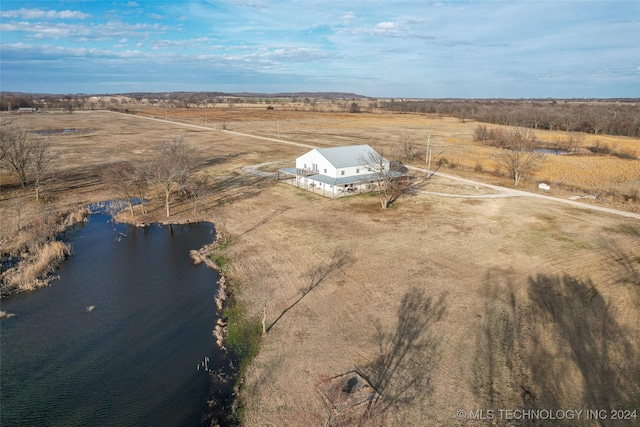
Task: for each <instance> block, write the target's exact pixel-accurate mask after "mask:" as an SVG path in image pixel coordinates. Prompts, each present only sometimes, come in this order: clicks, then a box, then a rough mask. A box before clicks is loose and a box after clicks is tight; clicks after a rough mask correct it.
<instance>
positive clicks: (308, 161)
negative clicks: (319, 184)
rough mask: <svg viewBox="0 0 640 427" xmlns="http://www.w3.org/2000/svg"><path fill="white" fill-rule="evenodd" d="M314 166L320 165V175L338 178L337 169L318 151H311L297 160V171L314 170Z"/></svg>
mask: <svg viewBox="0 0 640 427" xmlns="http://www.w3.org/2000/svg"><path fill="white" fill-rule="evenodd" d="M314 164H316V165H318V173H320V174H322V175H328V176H331V177H334V178H335V177H336V174H337V172H336V168H335V167H334V166H333V165H332V164H331V163H329V161H328V160H327V159H325V158H324V156H322V155H321V154H320V153H318V151H316V150H311V151H309V152H308V153H307V154H303V155H302V156H300V157H298V158H297V159H296V169H312V168H313V165H314ZM305 165H306V168H305ZM325 169H326V170H327V172H326V173H325V172H324V170H325Z"/></svg>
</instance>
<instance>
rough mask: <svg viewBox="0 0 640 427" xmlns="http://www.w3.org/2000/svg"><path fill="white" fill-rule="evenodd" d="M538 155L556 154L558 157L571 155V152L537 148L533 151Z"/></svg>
mask: <svg viewBox="0 0 640 427" xmlns="http://www.w3.org/2000/svg"><path fill="white" fill-rule="evenodd" d="M533 151H534V152H536V153H544V154H555V155H558V156H562V155H564V154H569V150H560V149H558V150H555V149H553V148H536V149H534V150H533Z"/></svg>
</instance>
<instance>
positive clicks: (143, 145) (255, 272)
mask: <svg viewBox="0 0 640 427" xmlns="http://www.w3.org/2000/svg"><path fill="white" fill-rule="evenodd" d="M131 112H132V113H135V114H120V113H113V112H102V111H96V112H75V113H73V114H53V113H52V114H38V115H22V116H12V117H11V119H12V120H13V121H14V123H15V124H19V125H20V126H22V127H24V128H25V129H30V130H34V131H35V130H44V129H70V130H73V131H72V132H64V133H62V132H61V133H55V134H52V135H51V136H50V138H51V142H52V146H53V148H54V150H55V152H56V159H57V160H56V171H57V173H58V175H59V179H57V180H55V181H54V182H51V183H49V184H48V185H47V187H46V188H45V189H44V196H45V203H43V204H40V205H38V204H36V203H35V201H34V200H32V199H33V197H32V195H31V194H30V192H29V191H30V190H23V189H22V188H20V187H19V185H18V184H17V183H16V182H14V178H13V177H12V176H10V175H9V174H8V173H6V172H4V171H3V172H2V175H1V176H0V183H1V184H2V187H0V219H1V223H0V229H1V230H2V236H0V239H1V240H2V242H3V245H4V244H8V242H10V241H11V239H12V237H13V236H14V235H15V233H16V230H17V228H18V225H19V224H18V223H19V222H20V221H22V222H24V221H26V220H27V218H28V217H29V216H31V217H35V216H37V215H38V214H39V212H42V211H43V209H44V206H46V209H51V210H54V209H60V208H63V207H69V206H76V205H81V204H86V203H88V202H96V201H102V200H108V199H110V198H112V197H113V194H112V193H111V192H110V190H109V188H107V187H106V186H104V185H103V183H102V182H101V180H100V179H99V175H100V171H101V170H103V169H104V168H106V167H107V166H108V165H110V164H113V163H116V162H120V161H125V160H126V161H137V160H143V159H145V157H147V156H148V154H149V152H150V150H151V149H152V146H153V144H154V143H156V142H158V141H161V140H162V139H164V138H167V137H168V136H172V135H175V134H178V133H182V134H184V136H185V139H186V141H187V142H188V143H190V144H192V145H194V146H196V147H197V148H198V149H199V150H200V151H201V152H202V153H203V158H204V160H205V165H204V166H203V168H204V170H205V171H206V172H208V173H209V174H210V175H211V176H212V178H213V181H214V183H215V185H214V187H215V188H214V190H215V191H214V192H213V194H212V195H211V196H210V197H208V198H207V199H206V200H204V201H202V202H201V207H200V208H199V209H198V210H197V211H194V209H193V208H192V205H191V203H190V202H188V201H177V202H176V203H175V204H174V205H173V206H172V209H173V212H174V214H173V215H172V220H173V221H179V222H185V221H194V220H211V221H213V222H214V223H216V225H217V227H218V229H219V230H220V231H223V232H224V233H225V235H226V236H227V238H228V239H229V240H230V241H231V242H232V244H229V245H228V248H227V249H226V251H225V257H227V258H228V259H230V260H231V264H230V266H229V267H228V275H229V279H230V280H231V282H232V283H233V284H234V289H235V291H236V298H237V300H238V302H239V303H240V304H243V305H244V306H245V307H246V309H247V310H248V313H249V314H251V315H253V316H254V317H255V318H256V319H259V318H260V316H261V315H262V314H263V313H264V312H266V323H267V324H268V325H271V326H270V329H269V332H268V333H267V334H266V336H265V337H264V339H263V341H262V347H261V350H260V352H259V354H258V356H257V357H256V359H255V360H254V362H253V364H252V365H251V366H250V368H249V369H248V371H247V376H246V381H245V384H244V387H243V389H242V391H241V397H242V402H243V405H244V421H245V425H247V426H264V425H287V426H322V425H326V424H325V423H326V421H327V413H328V412H327V409H326V402H325V400H324V398H323V397H322V395H321V393H320V392H319V391H318V387H319V386H320V385H321V384H325V383H326V382H327V381H328V380H329V379H331V378H333V377H336V376H339V375H342V374H345V373H348V372H351V371H357V372H358V373H360V374H361V375H362V377H363V378H366V379H367V380H368V381H369V382H370V383H371V384H373V385H374V386H375V387H376V389H377V390H378V391H379V393H380V394H381V395H382V396H383V399H381V400H380V401H379V402H378V403H377V404H376V405H373V407H372V408H370V409H371V411H370V414H371V415H372V416H373V417H372V418H370V419H367V420H366V421H365V422H364V424H361V425H390V426H391V425H398V426H400V425H402V426H406V425H468V426H471V425H485V424H486V422H487V421H486V420H480V419H469V417H470V416H471V415H472V414H473V413H472V411H477V410H496V411H497V410H499V409H505V410H512V409H538V410H543V409H546V410H578V409H585V410H586V409H594V410H605V411H611V410H614V409H620V410H634V409H635V410H637V411H640V362H638V361H639V360H640V308H639V307H640V258H639V257H638V256H639V255H638V254H640V220H637V219H633V218H626V217H622V216H618V215H614V214H607V213H602V212H596V211H592V210H589V209H586V208H577V207H575V206H569V205H566V204H563V203H560V202H556V201H547V200H539V199H534V198H530V197H503V198H468V197H465V198H462V197H461V198H456V197H440V196H437V195H433V194H429V193H426V192H418V193H415V194H412V195H411V196H403V197H401V198H400V199H399V200H398V201H397V202H396V203H395V204H394V205H393V206H392V207H391V208H390V209H387V210H381V209H380V208H379V203H378V201H377V198H376V197H375V195H371V194H364V195H359V196H353V197H348V198H342V199H337V200H329V199H325V198H322V197H320V196H316V195H313V194H311V193H308V192H305V191H303V190H299V189H296V188H294V187H291V186H288V185H285V184H282V183H278V182H276V181H275V180H274V179H271V178H268V177H262V176H255V175H250V174H247V173H246V172H244V171H243V167H244V166H247V165H254V164H259V163H265V162H276V164H286V163H287V162H289V164H292V163H293V161H294V159H295V157H297V156H299V155H301V154H303V153H304V152H305V151H307V149H306V148H304V147H300V146H295V145H290V144H282V143H279V142H276V141H267V140H259V139H254V138H250V137H246V136H241V135H236V134H230V133H227V132H224V131H223V130H231V131H237V132H241V133H246V134H252V135H259V136H267V137H270V138H276V139H282V140H286V141H291V142H298V143H303V144H309V145H313V146H318V147H328V146H337V145H346V144H361V143H367V144H370V145H371V146H372V147H373V148H376V149H379V150H382V151H383V152H385V153H390V152H392V151H393V150H395V149H396V148H397V144H398V135H399V133H400V132H401V131H403V130H404V131H407V132H410V133H411V134H413V135H415V138H416V140H417V141H420V144H422V145H424V142H425V141H426V139H427V137H428V135H431V144H432V147H433V151H434V153H436V152H437V153H441V154H439V156H440V157H442V158H446V159H447V164H446V165H444V166H442V168H441V171H443V172H446V173H448V174H453V175H459V176H463V177H465V178H473V179H475V180H477V181H483V182H488V183H491V184H497V185H505V186H509V185H510V182H509V180H508V179H507V178H506V177H504V176H502V175H500V174H499V173H497V172H496V165H495V163H494V161H493V152H494V150H497V149H496V148H493V147H489V146H486V145H482V144H480V143H477V142H474V141H473V131H474V128H475V126H477V125H478V124H477V123H475V122H465V123H463V122H461V121H460V120H458V119H455V118H451V117H433V116H425V115H418V114H416V115H410V114H402V115H400V114H397V115H396V114H382V113H361V114H348V113H331V112H307V111H295V110H282V111H281V110H278V109H275V110H266V109H265V108H264V107H261V108H260V109H258V108H248V107H247V108H242V107H235V108H217V109H207V110H206V116H205V115H204V113H205V112H204V110H202V109H182V110H178V109H169V110H164V109H160V108H156V109H152V108H146V109H141V110H140V111H133V109H132V111H131ZM150 118H155V119H154V120H150ZM164 119H169V121H165V120H164ZM185 124H188V125H194V126H185ZM536 134H537V135H538V138H539V139H542V140H544V141H548V142H549V143H552V142H553V140H554V139H555V138H558V137H563V135H562V133H559V132H542V131H541V132H536ZM596 139H597V140H598V142H599V143H600V144H603V145H604V144H606V145H608V146H609V147H611V149H612V150H614V151H616V152H623V151H624V152H626V153H630V154H634V155H635V156H636V157H640V141H638V140H636V139H629V138H619V137H606V136H601V135H597V136H594V135H587V136H585V140H584V144H585V145H595V144H596ZM411 164H412V165H413V166H419V167H425V164H424V160H423V158H422V159H419V160H416V161H414V162H412V163H411ZM454 166H455V167H454ZM539 182H546V183H549V184H550V185H551V187H552V189H551V191H550V192H543V193H544V194H548V195H552V196H557V197H559V198H568V197H570V196H585V195H596V198H595V199H583V200H584V201H585V203H589V204H597V205H599V206H607V207H612V208H617V209H622V210H625V211H628V212H635V213H638V212H640V202H639V200H638V196H637V190H638V188H640V160H632V159H621V158H619V157H616V156H609V155H598V156H596V155H592V156H591V155H589V156H586V155H585V156H548V161H547V162H546V163H545V164H544V165H543V167H542V168H541V169H540V170H539V171H537V172H536V175H535V176H534V177H532V178H530V179H528V180H526V181H524V182H523V183H522V185H521V186H520V187H519V188H520V189H523V190H527V191H532V192H539V191H540V192H542V191H541V190H538V189H537V184H538V183H539ZM422 189H423V190H425V191H432V192H442V193H448V194H459V195H464V196H473V195H474V194H476V195H484V196H486V195H490V194H492V192H491V191H488V190H487V189H486V188H476V187H475V186H473V185H469V184H464V183H460V182H457V181H455V180H450V179H448V178H446V177H443V176H434V177H433V178H432V179H431V180H427V181H425V183H424V184H423V187H422ZM634 190H635V191H636V193H635V194H636V196H634V195H633V194H634V193H633V191H634ZM153 194H154V193H153V192H150V195H151V196H153ZM161 198H162V197H152V198H151V202H150V206H149V212H148V214H146V215H143V214H142V213H141V212H137V213H136V216H135V217H134V218H131V217H130V216H129V214H127V213H123V214H121V216H120V219H122V220H126V221H133V222H151V221H157V220H163V218H162V216H163V213H164V210H163V204H162V200H159V199H161ZM194 249H196V248H194ZM312 285H313V286H312ZM54 286H55V282H54ZM212 309H213V301H212ZM362 410H363V407H356V408H352V409H349V410H346V411H343V412H341V413H339V414H334V418H333V425H340V424H341V423H342V424H343V425H358V424H357V421H358V420H359V419H360V418H359V417H360V416H361V413H362ZM461 411H462V412H461ZM496 414H498V412H496ZM637 415H638V416H640V414H637ZM583 416H584V415H583ZM471 418H473V417H471ZM497 422H498V424H500V425H502V424H509V423H511V424H518V425H521V424H522V423H521V422H518V420H514V419H509V420H508V419H503V420H500V419H498V420H497ZM589 422H592V421H586V420H585V422H584V423H581V424H583V425H589ZM639 422H640V421H638V420H637V419H636V420H633V421H631V425H637V424H638V423H639ZM574 425H575V424H574ZM593 425H597V423H596V422H595V421H594V422H593Z"/></svg>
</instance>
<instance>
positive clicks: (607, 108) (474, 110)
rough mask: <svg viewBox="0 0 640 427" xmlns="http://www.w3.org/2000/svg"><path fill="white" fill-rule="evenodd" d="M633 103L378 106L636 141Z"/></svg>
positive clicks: (638, 110) (637, 117)
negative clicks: (628, 138)
mask: <svg viewBox="0 0 640 427" xmlns="http://www.w3.org/2000/svg"><path fill="white" fill-rule="evenodd" d="M624 101H628V102H624ZM636 101H637V100H618V101H616V102H614V100H610V101H589V102H588V101H580V102H579V101H556V100H549V101H517V100H441V99H439V100H420V101H405V100H402V101H395V100H391V101H379V102H378V107H379V108H381V109H384V110H387V111H394V112H412V113H427V114H441V115H450V116H454V117H458V118H460V119H461V120H463V121H464V120H476V121H480V122H485V123H492V124H498V125H506V126H516V127H524V128H531V129H541V130H562V131H567V132H585V133H592V134H596V135H598V134H608V135H619V136H630V137H636V138H638V137H640V105H638V103H637V102H636Z"/></svg>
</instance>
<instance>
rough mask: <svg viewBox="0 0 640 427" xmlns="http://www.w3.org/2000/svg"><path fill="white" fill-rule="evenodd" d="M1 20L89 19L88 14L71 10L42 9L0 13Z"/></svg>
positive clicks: (24, 9)
mask: <svg viewBox="0 0 640 427" xmlns="http://www.w3.org/2000/svg"><path fill="white" fill-rule="evenodd" d="M0 17H2V18H20V19H88V18H90V17H91V15H89V14H88V13H84V12H79V11H72V10H63V11H60V12H58V11H55V10H42V9H26V8H22V9H18V10H6V11H3V12H0Z"/></svg>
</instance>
